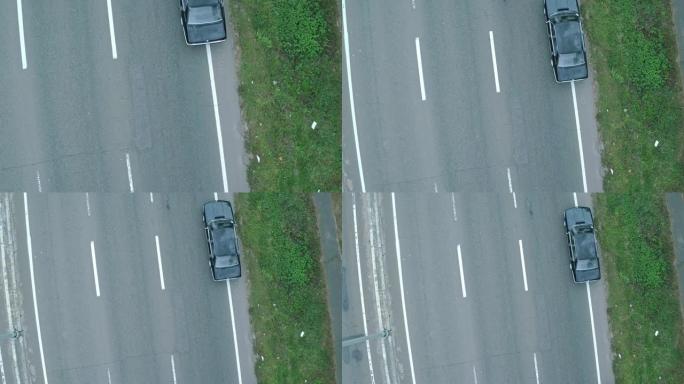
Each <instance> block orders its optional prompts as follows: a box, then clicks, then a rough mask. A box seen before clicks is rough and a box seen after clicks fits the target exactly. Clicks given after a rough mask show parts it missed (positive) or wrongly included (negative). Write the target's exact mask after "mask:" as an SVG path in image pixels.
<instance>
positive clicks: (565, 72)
mask: <svg viewBox="0 0 684 384" xmlns="http://www.w3.org/2000/svg"><path fill="white" fill-rule="evenodd" d="M587 77H589V71H588V69H587V65H586V64H582V65H577V66H574V67H557V68H556V80H558V81H559V82H566V81H572V80H583V79H586V78H587Z"/></svg>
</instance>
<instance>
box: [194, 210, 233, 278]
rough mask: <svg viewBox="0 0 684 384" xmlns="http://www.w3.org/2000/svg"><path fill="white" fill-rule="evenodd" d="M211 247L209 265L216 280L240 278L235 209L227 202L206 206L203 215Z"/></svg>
mask: <svg viewBox="0 0 684 384" xmlns="http://www.w3.org/2000/svg"><path fill="white" fill-rule="evenodd" d="M202 219H203V220H204V229H205V231H206V233H207V243H208V245H209V265H210V266H211V275H212V277H213V278H214V280H216V281H219V280H226V279H234V278H237V277H240V275H241V273H240V251H239V250H238V239H237V233H236V232H235V218H234V217H233V207H232V206H231V205H230V202H228V201H225V200H216V201H210V202H208V203H205V204H204V212H203V213H202Z"/></svg>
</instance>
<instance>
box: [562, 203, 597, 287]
mask: <svg viewBox="0 0 684 384" xmlns="http://www.w3.org/2000/svg"><path fill="white" fill-rule="evenodd" d="M564 224H565V231H566V233H567V235H568V247H569V248H570V269H571V270H572V278H573V279H574V280H575V282H576V283H583V282H585V281H592V280H598V279H600V278H601V268H600V266H599V259H598V249H597V247H596V235H595V233H594V218H593V216H592V215H591V209H589V208H587V207H573V208H568V209H566V210H565V214H564Z"/></svg>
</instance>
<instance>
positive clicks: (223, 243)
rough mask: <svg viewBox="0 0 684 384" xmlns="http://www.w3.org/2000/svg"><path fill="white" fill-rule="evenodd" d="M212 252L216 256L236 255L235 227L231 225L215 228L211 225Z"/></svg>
mask: <svg viewBox="0 0 684 384" xmlns="http://www.w3.org/2000/svg"><path fill="white" fill-rule="evenodd" d="M211 232H212V235H213V240H214V253H215V254H216V255H217V256H232V255H237V246H236V244H235V229H234V228H233V227H232V226H224V227H218V228H215V227H213V226H212V231H211Z"/></svg>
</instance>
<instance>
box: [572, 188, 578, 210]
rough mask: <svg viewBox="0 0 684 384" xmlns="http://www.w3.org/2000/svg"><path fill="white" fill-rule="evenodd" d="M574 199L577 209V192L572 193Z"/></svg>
mask: <svg viewBox="0 0 684 384" xmlns="http://www.w3.org/2000/svg"><path fill="white" fill-rule="evenodd" d="M572 199H573V200H574V201H575V207H577V192H573V193H572Z"/></svg>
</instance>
